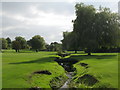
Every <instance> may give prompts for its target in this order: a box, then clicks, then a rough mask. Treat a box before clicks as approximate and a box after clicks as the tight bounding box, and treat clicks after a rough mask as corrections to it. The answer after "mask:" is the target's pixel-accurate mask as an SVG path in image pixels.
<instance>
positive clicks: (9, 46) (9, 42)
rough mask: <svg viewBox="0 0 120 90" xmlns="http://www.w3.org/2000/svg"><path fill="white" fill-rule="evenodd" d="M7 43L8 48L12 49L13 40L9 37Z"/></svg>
mask: <svg viewBox="0 0 120 90" xmlns="http://www.w3.org/2000/svg"><path fill="white" fill-rule="evenodd" d="M6 40H7V43H8V48H11V43H12V42H11V39H10V38H9V37H7V38H6Z"/></svg>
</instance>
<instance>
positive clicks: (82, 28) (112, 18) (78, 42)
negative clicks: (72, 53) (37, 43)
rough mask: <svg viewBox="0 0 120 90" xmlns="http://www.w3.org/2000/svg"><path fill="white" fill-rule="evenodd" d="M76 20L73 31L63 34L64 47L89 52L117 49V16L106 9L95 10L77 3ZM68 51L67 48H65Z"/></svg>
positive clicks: (119, 31)
mask: <svg viewBox="0 0 120 90" xmlns="http://www.w3.org/2000/svg"><path fill="white" fill-rule="evenodd" d="M75 10H76V19H75V20H73V31H72V32H66V33H63V37H64V39H63V40H62V42H63V46H64V47H66V48H67V47H70V48H71V49H74V50H78V49H83V50H85V51H87V52H88V53H89V55H90V52H92V51H94V50H95V49H98V48H102V47H106V48H110V47H117V46H118V45H119V43H118V41H119V38H118V35H120V28H119V17H118V14H116V13H112V12H111V11H110V9H108V8H102V7H100V8H99V10H96V9H95V8H94V7H93V6H92V5H85V4H83V3H80V4H79V3H78V4H76V6H75ZM73 47H74V48H73ZM67 49H68V48H67Z"/></svg>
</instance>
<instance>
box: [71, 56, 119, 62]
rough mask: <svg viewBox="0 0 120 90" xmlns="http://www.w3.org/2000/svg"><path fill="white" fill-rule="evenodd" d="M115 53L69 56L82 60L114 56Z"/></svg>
mask: <svg viewBox="0 0 120 90" xmlns="http://www.w3.org/2000/svg"><path fill="white" fill-rule="evenodd" d="M115 56H117V55H91V56H88V55H72V56H71V57H70V58H73V59H74V58H75V59H79V60H80V61H81V60H84V59H98V60H99V59H110V58H112V57H115Z"/></svg>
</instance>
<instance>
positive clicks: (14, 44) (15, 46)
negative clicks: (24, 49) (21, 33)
mask: <svg viewBox="0 0 120 90" xmlns="http://www.w3.org/2000/svg"><path fill="white" fill-rule="evenodd" d="M12 48H13V49H15V50H16V52H19V50H20V49H21V44H20V42H19V41H12Z"/></svg>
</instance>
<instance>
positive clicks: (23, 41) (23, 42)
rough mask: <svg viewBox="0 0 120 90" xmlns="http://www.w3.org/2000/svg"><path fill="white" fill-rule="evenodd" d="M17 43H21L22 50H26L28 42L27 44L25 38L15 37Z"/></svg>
mask: <svg viewBox="0 0 120 90" xmlns="http://www.w3.org/2000/svg"><path fill="white" fill-rule="evenodd" d="M15 41H18V42H19V43H20V46H21V49H25V48H26V45H27V42H26V40H25V38H23V37H21V36H18V37H15Z"/></svg>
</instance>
